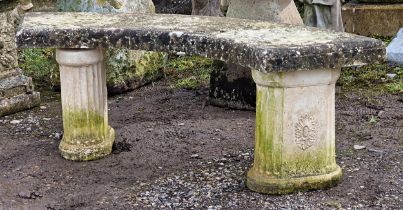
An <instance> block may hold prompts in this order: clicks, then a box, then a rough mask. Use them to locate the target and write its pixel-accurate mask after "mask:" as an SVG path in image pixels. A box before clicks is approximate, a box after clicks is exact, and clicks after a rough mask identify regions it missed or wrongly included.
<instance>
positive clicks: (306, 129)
mask: <svg viewBox="0 0 403 210" xmlns="http://www.w3.org/2000/svg"><path fill="white" fill-rule="evenodd" d="M317 127H318V123H317V121H316V119H315V117H314V116H313V115H312V114H310V113H308V114H303V115H301V116H300V117H299V118H298V122H297V123H295V143H296V144H297V145H298V147H299V148H300V149H302V150H307V149H308V148H310V147H311V146H312V145H313V144H314V143H315V141H316V140H317V138H318V130H317V129H318V128H317Z"/></svg>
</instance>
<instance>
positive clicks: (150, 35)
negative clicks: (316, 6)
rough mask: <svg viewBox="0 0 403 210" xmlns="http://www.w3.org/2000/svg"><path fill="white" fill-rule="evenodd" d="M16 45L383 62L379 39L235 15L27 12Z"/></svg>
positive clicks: (318, 64)
mask: <svg viewBox="0 0 403 210" xmlns="http://www.w3.org/2000/svg"><path fill="white" fill-rule="evenodd" d="M17 44H18V46H19V47H20V48H48V47H50V48H99V47H102V48H109V47H116V48H128V49H135V50H138V49H141V50H149V51H164V52H183V53H186V54H194V55H202V56H206V57H210V58H215V59H219V60H223V61H228V62H233V63H238V64H241V65H244V66H247V67H250V68H253V69H256V70H259V71H262V72H275V71H294V70H302V69H305V70H308V69H318V68H321V69H323V68H338V67H340V66H345V65H354V64H360V63H374V62H377V61H381V60H383V59H384V55H385V47H384V45H383V43H382V42H381V41H379V40H376V39H372V38H367V37H362V36H358V35H353V34H347V33H338V32H333V31H326V30H320V29H315V28H308V27H302V26H290V25H283V24H275V23H270V22H262V21H254V20H241V19H235V18H219V17H201V16H183V15H161V14H158V15H157V14H96V13H29V14H27V15H26V16H25V18H24V21H23V23H22V25H21V26H20V28H19V31H18V32H17Z"/></svg>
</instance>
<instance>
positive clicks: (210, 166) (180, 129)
mask: <svg viewBox="0 0 403 210" xmlns="http://www.w3.org/2000/svg"><path fill="white" fill-rule="evenodd" d="M42 94H43V103H42V106H41V107H37V108H34V109H31V110H28V111H25V112H21V113H18V114H15V115H12V116H8V117H2V118H0V133H1V135H0V142H1V144H0V209H7V210H8V209H167V208H168V209H172V208H175V209H263V208H266V209H318V208H319V209H339V208H343V209H402V208H403V196H402V193H403V173H402V162H403V156H402V153H403V150H402V147H403V143H402V125H403V97H402V96H398V95H391V94H382V95H371V96H368V94H361V93H359V92H355V93H349V92H348V91H342V90H340V88H339V90H338V93H337V104H336V109H337V113H336V124H337V130H336V138H337V141H336V144H337V162H338V164H339V165H340V166H341V167H342V168H343V172H344V175H343V181H342V182H341V183H340V184H339V185H338V186H336V187H334V188H332V189H328V190H320V191H312V192H303V193H296V194H292V195H285V196H270V195H262V194H258V193H254V192H251V191H249V190H248V189H247V188H246V187H245V172H246V171H247V169H248V168H249V167H250V166H251V164H252V161H253V144H254V121H255V116H254V115H255V113H254V112H252V111H235V110H228V109H223V108H217V107H213V106H210V105H209V104H208V99H207V95H208V90H206V89H203V90H198V91H189V90H179V89H172V88H170V87H169V86H167V85H165V84H164V82H159V83H156V84H154V85H150V86H147V87H143V88H141V89H140V90H136V91H134V92H131V93H128V94H125V95H120V96H115V97H112V98H110V99H109V108H110V110H109V117H110V118H109V120H110V124H111V126H112V127H114V128H115V130H116V133H117V135H116V145H115V148H114V151H113V154H111V155H109V156H108V157H106V158H104V159H101V160H97V161H91V162H72V161H67V160H64V159H63V158H62V157H61V156H60V155H59V152H58V144H59V141H60V139H61V136H62V118H61V104H60V95H59V94H57V93H47V92H43V93H42ZM354 145H356V146H365V148H364V149H360V150H357V149H355V148H354Z"/></svg>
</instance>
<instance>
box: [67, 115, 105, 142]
mask: <svg viewBox="0 0 403 210" xmlns="http://www.w3.org/2000/svg"><path fill="white" fill-rule="evenodd" d="M63 127H64V137H63V141H66V142H67V143H69V144H74V145H76V144H78V145H93V144H97V143H100V142H102V141H103V139H104V138H105V137H106V136H107V131H108V122H107V119H105V118H104V117H103V116H101V115H100V114H98V113H96V112H95V111H90V110H89V111H83V110H78V111H74V110H70V109H64V110H63Z"/></svg>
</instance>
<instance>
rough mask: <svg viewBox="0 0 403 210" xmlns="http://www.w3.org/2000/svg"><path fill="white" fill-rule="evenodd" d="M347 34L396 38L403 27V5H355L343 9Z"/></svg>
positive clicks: (348, 5)
mask: <svg viewBox="0 0 403 210" xmlns="http://www.w3.org/2000/svg"><path fill="white" fill-rule="evenodd" d="M342 16H343V22H344V25H345V30H346V32H349V33H355V34H360V35H363V36H371V35H377V36H394V35H396V33H397V32H398V31H399V29H400V28H401V27H402V26H403V4H385V3H378V4H364V3H363V4H354V3H348V4H345V5H343V7H342Z"/></svg>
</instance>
